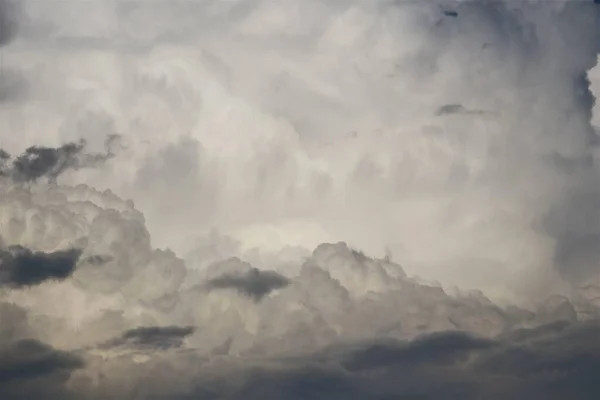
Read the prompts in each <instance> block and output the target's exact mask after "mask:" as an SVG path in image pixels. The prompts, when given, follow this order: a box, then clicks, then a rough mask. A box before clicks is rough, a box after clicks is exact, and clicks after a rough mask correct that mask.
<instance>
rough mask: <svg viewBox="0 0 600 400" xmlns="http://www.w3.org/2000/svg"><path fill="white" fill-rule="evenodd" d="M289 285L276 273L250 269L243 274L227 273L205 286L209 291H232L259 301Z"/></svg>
mask: <svg viewBox="0 0 600 400" xmlns="http://www.w3.org/2000/svg"><path fill="white" fill-rule="evenodd" d="M289 284H290V281H289V279H288V278H286V277H285V276H283V275H280V274H278V273H277V272H274V271H261V270H259V269H257V268H251V269H250V270H248V271H245V272H235V273H228V274H224V275H222V276H219V277H216V278H212V279H210V280H209V281H208V282H207V284H206V286H207V288H208V289H209V290H215V289H234V290H237V291H238V292H239V293H241V294H243V295H244V296H248V297H251V298H252V299H254V300H255V301H260V300H261V299H262V298H263V297H264V296H266V295H268V294H269V293H271V292H272V291H274V290H277V289H281V288H284V287H286V286H287V285H289Z"/></svg>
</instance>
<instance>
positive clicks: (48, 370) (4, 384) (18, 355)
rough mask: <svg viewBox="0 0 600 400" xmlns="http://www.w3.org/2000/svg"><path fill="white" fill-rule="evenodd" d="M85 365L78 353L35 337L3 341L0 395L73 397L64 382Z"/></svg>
mask: <svg viewBox="0 0 600 400" xmlns="http://www.w3.org/2000/svg"><path fill="white" fill-rule="evenodd" d="M83 367H84V362H83V360H82V359H81V358H79V357H78V356H76V355H74V354H72V353H69V352H66V351H60V350H56V349H54V348H53V347H51V346H49V345H47V344H45V343H42V342H40V341H38V340H35V339H23V340H19V341H16V342H13V343H9V344H3V345H0V398H3V399H42V398H43V399H61V400H64V399H70V398H73V397H72V395H71V394H70V393H69V392H68V390H67V389H66V387H65V383H66V381H67V379H68V378H69V376H70V375H71V373H72V372H73V371H74V370H77V369H80V368H83Z"/></svg>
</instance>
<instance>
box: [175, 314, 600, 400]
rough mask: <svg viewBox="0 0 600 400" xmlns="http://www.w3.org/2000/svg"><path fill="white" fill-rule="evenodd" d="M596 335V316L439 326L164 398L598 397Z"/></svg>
mask: <svg viewBox="0 0 600 400" xmlns="http://www.w3.org/2000/svg"><path fill="white" fill-rule="evenodd" d="M599 334H600V326H599V325H598V324H596V323H591V324H584V323H578V324H568V323H560V324H552V325H547V326H542V327H539V328H536V329H530V330H519V331H516V332H514V333H511V334H507V335H505V336H503V337H501V338H498V339H496V340H487V339H478V338H476V337H473V336H471V335H469V334H467V333H463V332H440V333H437V334H434V335H428V336H424V337H420V338H418V339H416V340H414V341H413V342H408V343H405V342H393V341H390V342H387V343H379V344H374V345H373V344H371V345H367V346H365V347H362V348H361V347H360V346H359V348H354V349H352V348H348V349H346V350H343V349H340V348H337V349H335V351H332V350H329V351H328V352H325V353H321V354H317V355H315V356H313V357H312V358H308V359H306V360H304V361H298V362H297V363H296V364H295V365H294V366H293V367H290V366H289V364H288V365H286V364H285V363H283V364H282V365H280V366H279V367H269V368H266V367H258V368H253V369H252V370H246V371H242V370H240V371H238V372H237V373H234V374H231V373H230V375H229V376H227V377H222V378H221V379H216V380H213V381H211V382H206V383H204V384H202V385H200V386H199V387H197V388H196V390H195V391H193V394H181V395H180V396H172V395H171V397H168V398H176V399H191V398H197V397H194V396H199V395H200V394H202V395H206V396H208V397H205V398H228V399H261V398H264V397H265V396H267V395H269V396H271V397H272V398H277V399H282V400H296V399H306V398H310V399H367V398H368V399H421V400H444V399H456V398H460V399H466V400H470V399H473V400H475V399H481V398H485V399H491V400H504V399H509V398H510V399H517V400H531V399H536V400H537V399H552V400H555V399H556V400H559V399H560V400H562V399H578V400H579V399H581V400H587V399H590V400H592V399H596V398H598V396H600V382H598V380H597V377H596V375H597V371H598V368H600V342H599V341H598V340H597V338H598V335H599ZM234 382H241V383H239V384H236V383H234ZM211 396H212V397H211ZM165 398H167V397H165Z"/></svg>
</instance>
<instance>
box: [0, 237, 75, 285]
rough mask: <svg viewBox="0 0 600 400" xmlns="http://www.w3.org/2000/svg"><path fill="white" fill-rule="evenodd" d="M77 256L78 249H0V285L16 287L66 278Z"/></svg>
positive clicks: (72, 269)
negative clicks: (47, 251) (48, 250)
mask: <svg viewBox="0 0 600 400" xmlns="http://www.w3.org/2000/svg"><path fill="white" fill-rule="evenodd" d="M80 256H81V250H78V249H70V250H62V251H55V252H52V253H44V252H41V251H38V252H33V251H31V250H29V249H27V248H25V247H22V246H11V247H9V248H7V249H3V250H0V286H9V287H16V288H19V287H24V286H33V285H39V284H40V283H42V282H44V281H47V280H63V279H66V278H68V277H69V276H71V274H72V273H73V271H74V270H75V266H76V265H77V262H78V261H79V257H80Z"/></svg>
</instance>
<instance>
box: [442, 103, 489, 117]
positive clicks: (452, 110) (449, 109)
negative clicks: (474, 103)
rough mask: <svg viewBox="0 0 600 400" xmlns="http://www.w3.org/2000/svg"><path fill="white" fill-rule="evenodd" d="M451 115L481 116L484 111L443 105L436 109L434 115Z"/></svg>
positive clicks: (459, 105)
mask: <svg viewBox="0 0 600 400" xmlns="http://www.w3.org/2000/svg"><path fill="white" fill-rule="evenodd" d="M452 114H466V115H469V114H471V115H483V114H486V112H485V111H482V110H471V109H468V108H467V107H465V106H463V105H462V104H445V105H443V106H441V107H440V108H438V109H437V111H436V112H435V115H437V116H442V115H452Z"/></svg>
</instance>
